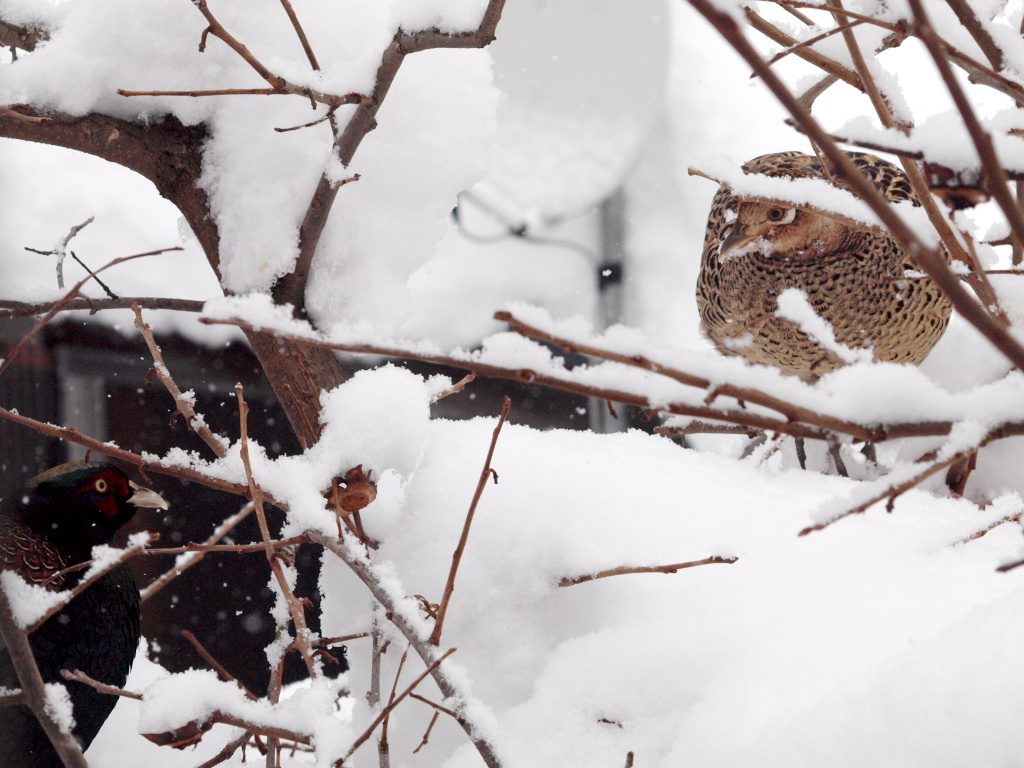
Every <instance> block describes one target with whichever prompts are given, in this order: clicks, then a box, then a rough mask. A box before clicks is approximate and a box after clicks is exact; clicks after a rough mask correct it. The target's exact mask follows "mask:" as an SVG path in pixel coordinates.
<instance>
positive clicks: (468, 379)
mask: <svg viewBox="0 0 1024 768" xmlns="http://www.w3.org/2000/svg"><path fill="white" fill-rule="evenodd" d="M475 379H476V374H474V373H467V374H466V375H465V376H463V377H462V378H461V379H459V380H458V381H457V382H455V383H454V384H452V385H451V386H450V387H448V389H446V390H444V391H442V392H438V393H437V394H436V395H434V396H433V397H432V398H430V402H431V404H433V403H436V402H437V401H438V400H443V399H444V398H446V397H450V396H451V395H455V394H458V393H459V392H461V391H462V390H464V389H465V388H466V385H468V384H470V383H472V382H473V381H474V380H475Z"/></svg>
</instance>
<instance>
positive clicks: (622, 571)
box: [558, 555, 739, 587]
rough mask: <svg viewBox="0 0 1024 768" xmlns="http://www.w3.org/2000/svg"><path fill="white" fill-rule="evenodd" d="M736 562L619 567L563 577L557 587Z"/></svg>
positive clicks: (713, 559) (719, 559) (727, 559)
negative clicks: (627, 575) (628, 575)
mask: <svg viewBox="0 0 1024 768" xmlns="http://www.w3.org/2000/svg"><path fill="white" fill-rule="evenodd" d="M737 560H739V558H738V557H720V556H718V555H714V556H712V557H705V558H704V559H703V560H690V561H687V562H685V563H673V564H672V565H639V566H620V567H618V568H609V569H608V570H606V571H598V572H597V573H588V574H585V575H583V576H565V577H564V578H562V579H560V580H559V582H558V586H560V587H571V586H573V585H575V584H583V583H584V582H587V581H594V580H595V579H606V578H608V577H609V576H624V575H626V574H630V573H676V572H677V571H681V570H683V569H684V568H696V567H697V566H699V565H716V564H719V563H723V564H726V565H732V564H733V563H735V562H736V561H737Z"/></svg>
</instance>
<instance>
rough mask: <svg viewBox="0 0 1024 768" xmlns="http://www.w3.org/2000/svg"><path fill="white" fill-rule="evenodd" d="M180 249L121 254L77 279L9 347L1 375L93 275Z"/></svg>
mask: <svg viewBox="0 0 1024 768" xmlns="http://www.w3.org/2000/svg"><path fill="white" fill-rule="evenodd" d="M180 250H181V248H179V247H177V246H175V247H173V248H161V249H159V250H156V251H146V252H145V253H136V254H133V255H131V256H121V257H120V258H117V259H112V260H111V261H109V262H107V263H106V264H104V265H103V266H102V267H100V268H99V269H97V270H96V273H91V274H89V275H88V276H87V277H84V278H82V279H81V280H79V281H78V282H77V283H75V285H74V286H73V287H72V288H71V290H70V291H68V292H67V293H66V294H65V295H64V297H63V298H62V299H60V300H59V301H57V302H56V303H55V304H54V305H53V306H52V307H50V310H49V311H48V312H47V313H46V314H45V315H43V316H42V317H41V318H39V320H38V321H37V322H36V324H35V325H34V326H32V330H30V331H29V332H28V333H27V334H25V336H24V337H23V338H22V339H21V341H19V342H18V343H17V345H16V346H15V347H14V348H13V349H11V351H10V352H9V353H8V354H7V356H6V358H5V359H4V361H3V362H2V363H0V375H3V372H4V371H6V370H7V369H8V368H9V367H10V365H11V363H12V362H14V359H15V358H16V357H17V355H18V353H19V352H20V351H21V350H22V348H23V347H24V346H25V345H26V344H27V343H28V342H29V340H30V339H31V338H32V337H33V336H35V335H36V334H37V333H38V332H39V331H40V330H41V329H42V328H43V327H44V326H45V325H46V324H47V323H48V322H50V320H51V319H53V317H54V316H55V315H56V314H57V313H58V312H60V311H61V310H62V309H64V307H65V306H66V305H67V304H68V303H69V302H70V301H71V300H72V299H74V298H75V297H76V296H77V295H78V292H79V290H81V288H82V286H83V285H85V284H86V283H87V282H89V281H90V280H92V279H93V278H94V277H95V275H96V274H98V273H100V272H103V271H104V270H107V269H110V268H111V267H115V266H117V265H118V264H124V263H125V262H127V261H133V260H134V259H141V258H144V257H146V256H156V255H158V254H161V253H167V252H169V251H180Z"/></svg>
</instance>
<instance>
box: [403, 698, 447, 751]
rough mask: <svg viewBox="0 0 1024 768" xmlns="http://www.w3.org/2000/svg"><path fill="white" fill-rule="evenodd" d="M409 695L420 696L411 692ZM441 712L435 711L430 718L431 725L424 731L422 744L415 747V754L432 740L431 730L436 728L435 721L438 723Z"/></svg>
mask: <svg viewBox="0 0 1024 768" xmlns="http://www.w3.org/2000/svg"><path fill="white" fill-rule="evenodd" d="M409 695H410V696H412V697H413V698H419V697H418V696H416V694H414V693H411V694H409ZM440 714H441V713H440V712H434V716H433V717H431V718H430V725H428V726H427V730H426V731H425V732H424V733H423V738H422V739H421V740H420V745H419V746H418V747H416V749H414V750H413V751H412V753H413V754H414V755H415V754H416V753H417V752H419V751H420V750H421V749H423V748H424V747H425V746H427V742H428V741H430V732H431V731H432V730H434V723H436V722H437V718H438V716H439V715H440Z"/></svg>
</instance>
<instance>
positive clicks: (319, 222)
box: [274, 0, 505, 316]
mask: <svg viewBox="0 0 1024 768" xmlns="http://www.w3.org/2000/svg"><path fill="white" fill-rule="evenodd" d="M504 6H505V0H489V2H488V4H487V8H486V10H485V11H484V15H483V17H482V18H481V20H480V25H479V26H478V27H477V29H476V30H474V31H473V32H466V33H457V34H449V33H444V32H440V31H438V30H426V31H423V32H417V33H413V34H407V33H406V32H403V31H401V30H399V32H398V33H397V34H396V35H395V37H394V39H393V40H392V41H391V44H390V45H389V46H388V47H387V49H386V50H385V51H384V52H383V54H382V55H381V63H380V66H379V67H378V68H377V77H376V81H375V85H374V88H373V93H371V94H370V96H369V97H368V98H367V99H366V100H365V101H364V102H363V103H361V104H360V105H359V107H358V108H357V109H356V111H355V114H353V115H352V117H351V119H350V120H349V121H348V124H347V125H346V126H345V130H344V131H343V132H342V134H341V136H339V137H338V138H337V141H336V142H335V151H336V153H337V155H338V158H339V159H340V160H341V163H342V165H344V166H346V167H347V166H348V164H349V163H351V162H352V158H353V156H354V155H355V153H356V150H357V149H358V148H359V145H360V144H361V143H362V141H363V138H364V137H365V136H366V134H368V133H369V132H370V131H372V130H373V129H374V128H375V127H376V125H377V111H378V110H379V109H380V106H381V104H382V103H383V102H384V98H385V97H386V96H387V94H388V91H389V90H390V88H391V83H392V82H394V79H395V76H396V75H397V74H398V68H399V67H400V66H401V65H402V61H404V59H405V56H406V55H407V54H409V53H415V52H416V51H422V50H426V49H428V48H482V47H484V46H486V45H488V44H489V43H490V42H491V41H492V40H493V39H494V30H495V27H496V26H497V23H498V20H499V19H500V18H501V12H502V9H503V8H504ZM338 189H339V185H338V184H336V183H334V182H332V181H331V180H330V179H329V178H328V177H327V175H326V174H324V175H323V176H321V177H320V182H319V183H318V184H317V188H316V191H315V192H314V193H313V198H312V199H311V200H310V203H309V206H308V207H307V209H306V214H305V216H304V217H303V220H302V225H301V227H300V228H299V257H298V259H297V260H296V262H295V268H294V269H293V270H292V271H291V273H289V274H288V275H286V276H285V277H283V278H282V279H281V280H280V281H278V283H277V285H276V286H274V298H275V301H276V302H277V303H278V304H291V305H292V306H293V307H294V308H295V312H296V314H297V315H299V316H301V315H302V314H304V312H305V310H304V306H305V291H306V282H307V280H308V279H309V270H310V268H311V266H312V263H313V254H314V253H315V252H316V247H317V245H318V244H319V243H320V236H321V235H322V234H323V229H324V226H326V224H327V217H328V216H329V215H330V212H331V207H332V206H333V205H334V199H335V197H336V196H337V193H338Z"/></svg>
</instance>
